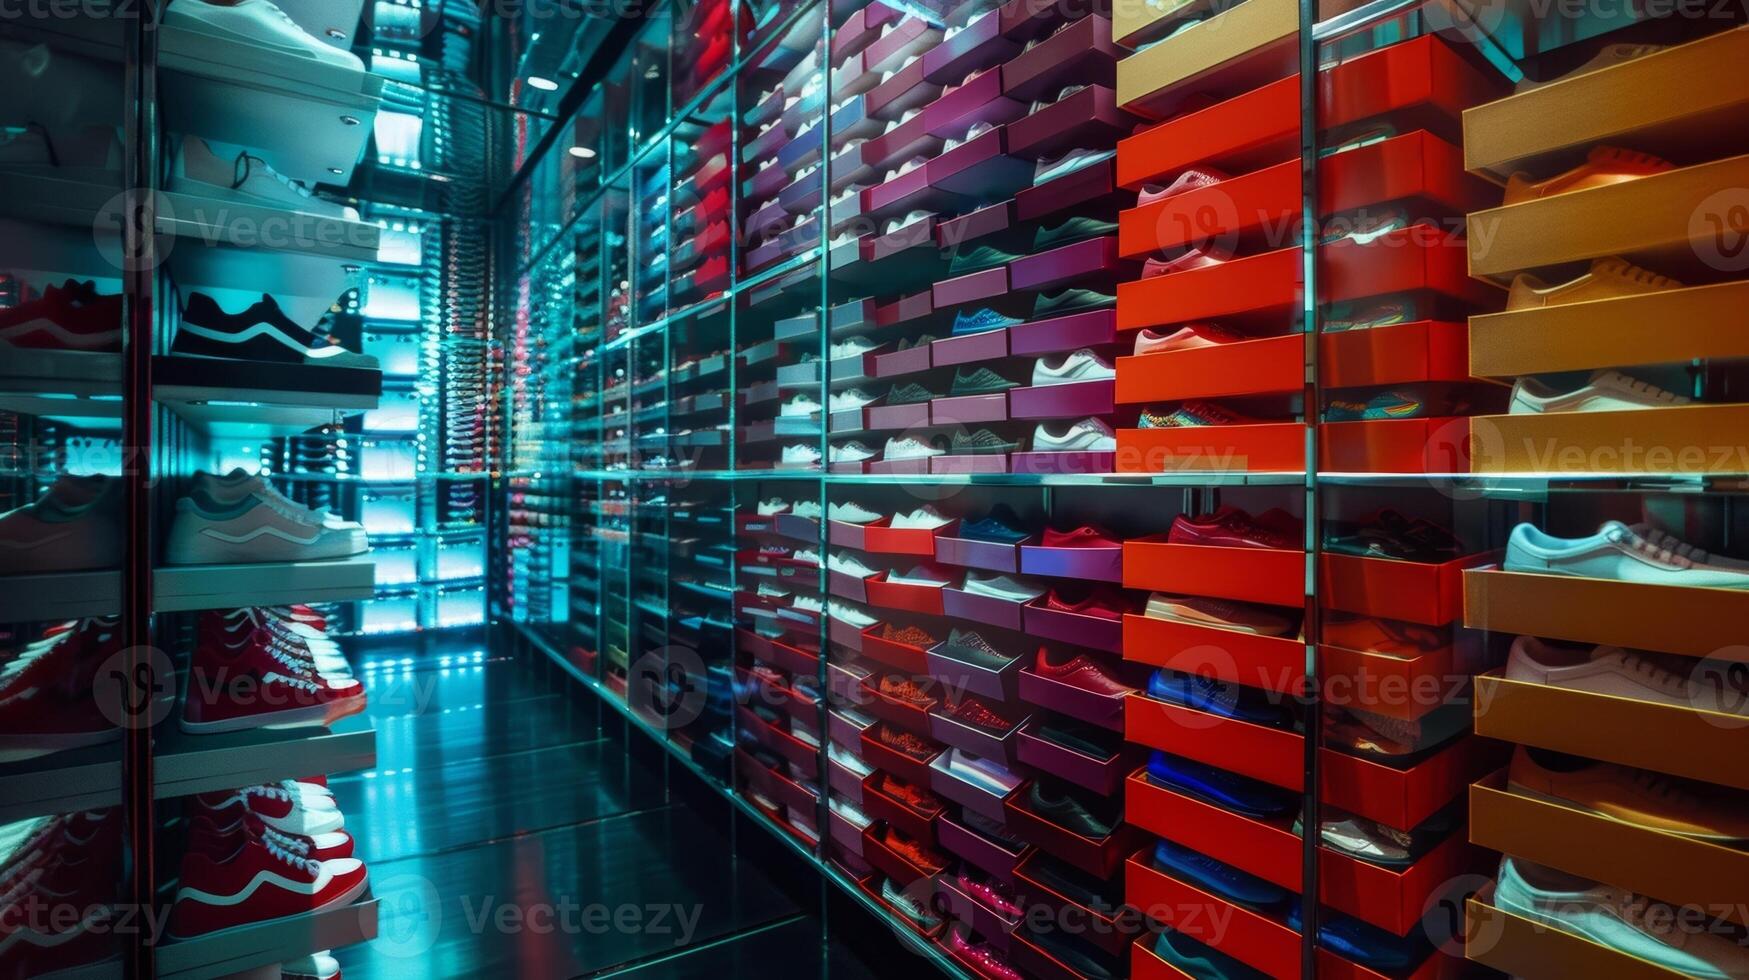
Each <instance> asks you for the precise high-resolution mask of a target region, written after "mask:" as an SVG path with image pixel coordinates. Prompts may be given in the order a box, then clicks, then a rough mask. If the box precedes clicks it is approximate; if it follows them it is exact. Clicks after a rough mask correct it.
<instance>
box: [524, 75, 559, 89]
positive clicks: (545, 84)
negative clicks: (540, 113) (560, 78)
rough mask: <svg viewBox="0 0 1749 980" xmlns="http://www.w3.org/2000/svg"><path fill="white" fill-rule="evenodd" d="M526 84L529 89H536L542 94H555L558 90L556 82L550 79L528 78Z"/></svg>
mask: <svg viewBox="0 0 1749 980" xmlns="http://www.w3.org/2000/svg"><path fill="white" fill-rule="evenodd" d="M528 84H529V87H530V88H538V89H540V90H541V91H542V92H557V91H558V90H559V83H558V82H555V81H553V80H552V79H550V78H542V77H540V76H539V75H530V76H528Z"/></svg>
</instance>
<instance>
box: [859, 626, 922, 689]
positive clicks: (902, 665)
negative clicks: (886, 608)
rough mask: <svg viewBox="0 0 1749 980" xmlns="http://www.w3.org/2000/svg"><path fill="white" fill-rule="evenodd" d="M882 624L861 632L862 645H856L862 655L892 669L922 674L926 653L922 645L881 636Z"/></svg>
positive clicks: (914, 674)
mask: <svg viewBox="0 0 1749 980" xmlns="http://www.w3.org/2000/svg"><path fill="white" fill-rule="evenodd" d="M883 625H884V624H881V623H876V624H874V625H873V626H870V627H869V628H868V629H866V630H864V631H863V632H862V645H861V646H860V647H858V649H859V650H860V652H861V653H862V655H863V656H865V657H868V658H869V659H870V660H878V661H880V662H881V663H883V664H886V665H887V666H889V667H892V668H893V669H895V670H897V671H899V672H901V673H905V674H911V675H913V676H916V675H920V674H923V673H924V672H925V671H926V670H927V669H928V666H927V663H928V654H927V652H925V651H924V649H923V648H922V647H919V646H912V645H911V644H909V643H896V642H894V641H892V640H887V639H882V638H881V635H880V634H881V629H882V627H883Z"/></svg>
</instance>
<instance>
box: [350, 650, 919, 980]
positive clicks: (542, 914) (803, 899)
mask: <svg viewBox="0 0 1749 980" xmlns="http://www.w3.org/2000/svg"><path fill="white" fill-rule="evenodd" d="M353 659H354V661H355V665H356V666H357V667H358V671H359V674H360V676H361V677H362V678H363V679H364V680H365V682H366V684H367V685H368V687H369V689H370V692H371V705H370V714H371V717H372V719H373V720H374V722H375V725H376V729H377V768H376V769H375V770H373V771H370V772H362V773H351V774H347V775H344V776H337V777H335V778H334V779H332V780H330V785H331V786H332V788H333V790H334V794H335V796H336V798H337V799H338V800H339V802H340V805H341V807H342V809H343V810H344V811H345V813H346V815H347V821H346V822H347V829H348V830H349V831H350V832H351V833H352V834H353V835H354V837H355V838H356V840H357V845H358V851H359V853H360V854H361V855H362V856H363V857H364V858H365V859H366V860H367V861H368V862H369V865H370V873H371V885H372V889H373V891H374V892H375V894H376V895H377V896H378V897H379V898H381V899H382V906H381V921H380V928H379V936H378V939H377V940H376V941H375V942H373V943H370V944H366V945H364V946H359V947H354V948H351V949H345V950H338V951H336V955H337V956H338V957H339V958H340V962H341V966H342V971H343V975H344V976H345V977H347V978H348V980H364V978H378V977H381V978H390V977H393V978H405V977H484V976H492V977H534V978H543V980H544V978H568V977H595V976H632V977H636V978H639V980H654V978H659V977H700V978H703V977H710V978H712V980H724V978H729V977H760V978H774V977H813V976H831V977H845V978H861V977H880V976H892V975H896V974H897V973H899V972H908V973H909V974H910V976H911V977H912V978H913V980H914V978H915V977H917V976H918V975H919V974H918V973H917V970H918V968H919V967H920V966H921V965H922V964H921V962H920V961H917V960H915V959H914V958H912V957H910V956H908V955H905V954H902V953H894V954H891V955H885V956H882V955H880V953H879V949H880V944H879V942H878V939H879V936H878V933H879V932H884V928H883V927H881V926H879V925H877V924H876V923H874V922H873V921H871V920H868V919H867V918H866V917H865V916H864V914H863V913H862V912H861V911H860V910H859V909H856V908H854V907H852V906H848V905H846V904H845V903H843V902H840V901H838V900H837V899H836V897H835V896H827V895H826V894H825V892H826V891H829V889H823V888H822V887H821V885H820V882H819V879H818V877H817V876H816V875H814V874H813V873H812V872H811V871H810V870H808V869H807V868H806V867H805V866H803V865H802V864H801V862H800V861H799V860H798V859H797V858H796V857H795V856H794V855H792V854H790V853H788V852H787V851H784V850H783V849H781V848H780V847H779V846H778V845H777V844H776V843H775V842H772V841H771V840H769V838H767V836H766V834H765V832H764V831H763V830H761V829H760V828H758V827H755V826H752V825H749V824H747V823H746V822H745V821H744V820H741V819H739V818H737V817H735V816H734V815H733V811H732V810H731V809H730V808H729V807H727V805H726V804H724V803H723V801H722V800H720V799H719V798H717V797H715V796H714V795H712V794H710V793H708V792H706V791H703V790H701V789H700V788H699V787H697V786H696V785H695V783H696V777H694V776H693V775H692V774H691V773H689V772H687V771H685V770H684V769H681V768H680V767H678V766H673V767H671V766H670V765H669V764H668V761H667V759H666V756H665V755H664V754H663V753H662V752H661V750H660V749H659V748H657V747H656V746H654V745H653V744H651V743H650V741H649V740H648V739H647V738H646V737H645V736H643V735H642V734H640V733H638V732H636V731H630V732H628V731H627V730H626V729H625V726H624V723H623V720H621V719H620V718H619V717H618V716H617V715H614V714H612V713H611V712H605V711H602V710H601V709H600V708H599V706H598V705H596V704H595V703H594V698H593V695H590V694H589V693H587V692H586V691H584V690H583V689H581V688H580V687H577V686H576V685H575V684H574V683H572V682H571V681H570V680H569V678H566V677H564V676H563V675H562V674H559V673H558V672H556V671H553V670H551V669H549V668H548V667H547V666H546V665H544V664H542V663H540V662H538V661H535V660H532V659H525V658H519V657H517V656H513V655H508V654H504V653H501V652H499V651H498V649H497V648H496V647H492V646H490V645H489V644H486V643H485V642H483V641H481V640H479V639H477V638H475V639H473V640H472V641H471V642H470V643H467V644H456V643H454V642H446V643H443V644H441V645H432V644H427V645H426V649H422V650H417V649H400V648H394V649H391V648H386V647H376V648H372V649H368V650H361V651H357V652H355V653H354V656H353ZM598 715H600V716H599V717H598ZM823 921H830V922H831V926H832V927H831V929H830V932H831V933H832V935H833V942H832V943H831V944H823V943H822V942H821V939H822V936H823V935H824V933H825V932H826V929H825V928H824V926H823ZM846 936H853V937H857V939H858V942H855V943H852V942H849V941H847V939H846V938H845V937H846ZM870 936H873V937H874V939H875V943H873V944H871V945H867V946H864V942H865V941H866V940H865V939H864V937H870ZM889 942H890V940H889ZM858 947H863V948H866V949H868V950H871V951H872V952H871V953H870V954H866V955H865V954H859V953H857V952H856V951H855V949H856V948H858ZM877 957H878V959H877ZM892 959H900V960H904V961H908V962H905V963H902V964H893V963H890V962H882V965H881V966H880V967H875V966H871V965H870V964H871V963H874V962H880V961H887V960H892ZM901 966H902V967H904V968H906V969H905V970H903V971H901V970H900V969H898V968H897V967H901ZM924 969H927V967H924Z"/></svg>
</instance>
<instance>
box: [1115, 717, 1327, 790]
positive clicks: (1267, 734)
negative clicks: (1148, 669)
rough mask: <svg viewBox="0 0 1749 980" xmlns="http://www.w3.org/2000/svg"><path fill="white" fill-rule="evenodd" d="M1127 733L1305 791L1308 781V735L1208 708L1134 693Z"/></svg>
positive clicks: (1126, 735) (1188, 756)
mask: <svg viewBox="0 0 1749 980" xmlns="http://www.w3.org/2000/svg"><path fill="white" fill-rule="evenodd" d="M1123 734H1124V738H1125V739H1126V740H1127V741H1130V742H1134V743H1136V744H1137V745H1145V746H1147V747H1148V748H1151V749H1160V750H1162V751H1164V752H1170V753H1171V754H1173V755H1181V756H1183V757H1185V758H1186V759H1194V760H1196V761H1197V762H1205V763H1207V764H1209V765H1211V766H1215V767H1217V768H1220V769H1225V770H1227V771H1228V772H1236V773H1238V774H1239V775H1241V776H1247V777H1249V778H1251V779H1259V780H1262V781H1263V782H1266V783H1269V784H1271V785H1274V786H1280V787H1281V788H1282V789H1289V790H1293V791H1295V792H1299V791H1300V789H1301V788H1302V787H1303V786H1304V785H1305V773H1304V770H1305V744H1306V739H1305V736H1303V735H1299V734H1296V733H1295V732H1293V731H1289V730H1285V729H1280V728H1271V727H1269V726H1267V725H1257V724H1252V723H1251V722H1246V721H1240V720H1238V719H1236V718H1223V717H1221V716H1220V715H1217V714H1214V713H1212V712H1207V711H1198V710H1196V709H1194V708H1184V707H1180V706H1178V705H1176V704H1168V703H1167V702H1164V701H1156V700H1155V699H1153V698H1151V697H1148V696H1147V695H1146V694H1141V693H1136V694H1131V695H1130V696H1129V697H1128V698H1126V699H1125V704H1124V733H1123Z"/></svg>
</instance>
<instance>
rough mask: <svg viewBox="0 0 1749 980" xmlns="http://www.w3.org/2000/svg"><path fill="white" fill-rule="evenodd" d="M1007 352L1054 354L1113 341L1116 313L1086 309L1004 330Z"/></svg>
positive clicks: (1016, 353)
mask: <svg viewBox="0 0 1749 980" xmlns="http://www.w3.org/2000/svg"><path fill="white" fill-rule="evenodd" d="M1008 333H1009V338H1008V346H1009V353H1011V354H1013V355H1014V356H1016V357H1019V356H1021V355H1023V354H1024V355H1036V354H1056V353H1060V352H1063V351H1073V350H1080V349H1081V348H1083V347H1100V346H1103V345H1105V344H1112V343H1116V342H1117V310H1116V309H1114V308H1109V307H1108V308H1106V309H1103V310H1088V311H1086V312H1084V313H1071V314H1069V315H1068V316H1059V317H1052V318H1051V319H1049V320H1035V321H1033V322H1031V323H1023V324H1021V325H1019V326H1017V327H1010V328H1008Z"/></svg>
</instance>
